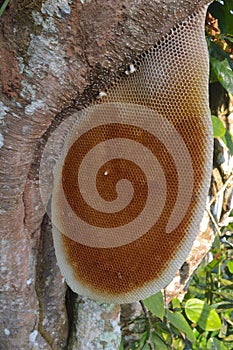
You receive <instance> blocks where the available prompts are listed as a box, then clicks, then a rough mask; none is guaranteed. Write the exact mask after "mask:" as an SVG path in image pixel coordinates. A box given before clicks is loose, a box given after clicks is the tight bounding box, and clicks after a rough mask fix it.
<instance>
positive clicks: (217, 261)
mask: <svg viewBox="0 0 233 350" xmlns="http://www.w3.org/2000/svg"><path fill="white" fill-rule="evenodd" d="M219 120H220V119H219ZM221 260H222V259H213V260H212V261H211V262H210V263H209V264H208V265H207V266H206V270H207V271H208V272H211V271H212V270H213V269H214V268H215V267H216V266H217V265H218V264H219V263H220V262H221Z"/></svg>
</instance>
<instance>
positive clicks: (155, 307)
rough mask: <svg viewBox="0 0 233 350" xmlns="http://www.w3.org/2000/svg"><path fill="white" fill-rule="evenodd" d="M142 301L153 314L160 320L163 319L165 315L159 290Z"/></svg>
mask: <svg viewBox="0 0 233 350" xmlns="http://www.w3.org/2000/svg"><path fill="white" fill-rule="evenodd" d="M143 303H144V304H145V305H146V307H147V308H148V310H150V312H152V314H153V315H155V316H157V317H159V318H160V319H161V320H162V319H163V317H164V316H165V308H164V301H163V295H162V293H161V291H160V292H158V293H156V294H154V295H152V296H151V297H149V298H147V299H145V300H144V301H143Z"/></svg>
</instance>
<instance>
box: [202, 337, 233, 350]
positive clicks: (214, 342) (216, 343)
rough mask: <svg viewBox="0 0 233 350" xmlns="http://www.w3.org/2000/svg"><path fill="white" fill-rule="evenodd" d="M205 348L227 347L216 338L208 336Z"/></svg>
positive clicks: (221, 349)
mask: <svg viewBox="0 0 233 350" xmlns="http://www.w3.org/2000/svg"><path fill="white" fill-rule="evenodd" d="M207 350H228V348H227V347H226V346H225V345H224V344H223V342H222V341H220V340H218V339H217V338H210V339H209V340H208V342H207Z"/></svg>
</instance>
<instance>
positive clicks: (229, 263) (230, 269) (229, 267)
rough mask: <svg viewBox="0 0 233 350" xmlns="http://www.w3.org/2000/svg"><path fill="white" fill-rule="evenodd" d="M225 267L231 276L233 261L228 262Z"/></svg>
mask: <svg viewBox="0 0 233 350" xmlns="http://www.w3.org/2000/svg"><path fill="white" fill-rule="evenodd" d="M227 267H228V270H229V271H230V273H232V274H233V260H230V261H228V262H227Z"/></svg>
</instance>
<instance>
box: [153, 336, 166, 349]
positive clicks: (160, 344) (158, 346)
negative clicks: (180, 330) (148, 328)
mask: <svg viewBox="0 0 233 350" xmlns="http://www.w3.org/2000/svg"><path fill="white" fill-rule="evenodd" d="M151 341H152V343H153V344H154V346H155V349H159V350H168V347H167V345H166V344H165V343H164V342H163V341H162V339H160V337H159V336H158V335H157V334H156V333H155V332H153V333H152V334H151Z"/></svg>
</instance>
